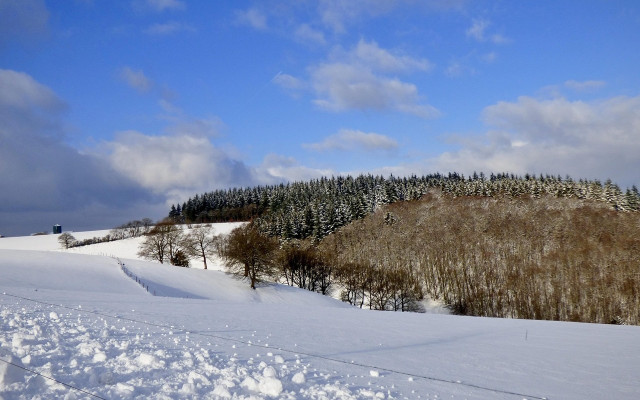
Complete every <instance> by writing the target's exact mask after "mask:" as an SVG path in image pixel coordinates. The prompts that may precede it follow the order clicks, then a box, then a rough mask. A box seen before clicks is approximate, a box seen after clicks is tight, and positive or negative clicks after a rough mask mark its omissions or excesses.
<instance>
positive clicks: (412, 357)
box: [0, 225, 640, 399]
mask: <svg viewBox="0 0 640 400" xmlns="http://www.w3.org/2000/svg"><path fill="white" fill-rule="evenodd" d="M228 228H229V226H228V225H225V226H218V225H216V229H220V231H224V230H225V229H227V231H228ZM103 232H104V233H95V232H87V233H82V232H78V233H73V234H74V236H75V237H76V238H78V239H81V238H84V237H93V236H101V235H104V234H106V233H107V232H108V231H103ZM83 235H86V236H83ZM138 240H139V239H127V240H122V241H117V242H110V243H104V244H99V245H92V246H85V247H81V248H76V249H73V250H69V251H65V250H62V249H60V245H59V244H58V243H57V237H56V235H46V236H34V237H25V238H2V239H0V249H2V250H0V321H1V324H0V398H2V399H31V398H41V399H58V398H61V399H65V398H66V399H80V398H83V399H84V398H105V399H143V398H144V399H147V398H149V399H305V398H306V399H333V398H340V399H444V398H447V399H523V398H528V399H540V398H548V399H585V398H615V399H637V398H640V383H639V382H640V380H639V379H638V372H637V371H638V370H639V369H640V357H638V355H639V354H640V340H638V338H639V337H640V327H636V326H610V325H596V324H577V323H560V322H548V321H525V320H509V319H491V318H471V317H460V316H452V315H442V314H431V313H427V314H410V313H392V312H374V311H368V310H360V309H356V308H352V307H349V306H347V305H345V304H344V303H340V302H337V301H335V300H333V299H331V298H328V297H324V296H321V295H317V294H314V293H310V292H306V291H301V290H298V289H294V288H290V287H287V286H282V285H275V284H270V285H264V286H261V287H259V288H258V289H257V290H255V291H253V290H251V289H250V288H249V287H248V284H247V283H246V282H242V281H239V280H236V279H234V278H232V277H231V276H229V275H227V274H225V273H224V272H222V271H220V270H216V269H220V268H221V265H220V264H219V263H218V264H216V263H213V264H214V265H217V267H216V268H212V269H211V270H207V271H205V270H201V269H192V268H189V269H185V268H178V267H173V266H168V265H160V264H157V263H153V262H148V261H143V260H139V259H137V256H136V255H135V253H136V252H137V247H136V246H137V244H136V243H137V241H138ZM107 245H108V247H107ZM120 263H122V264H124V269H125V270H126V271H128V272H129V274H126V273H125V272H124V270H123V267H122V266H121V264H120ZM154 294H155V296H154ZM23 368H24V369H23ZM51 378H53V379H51ZM72 387H73V388H72ZM75 388H77V389H75Z"/></svg>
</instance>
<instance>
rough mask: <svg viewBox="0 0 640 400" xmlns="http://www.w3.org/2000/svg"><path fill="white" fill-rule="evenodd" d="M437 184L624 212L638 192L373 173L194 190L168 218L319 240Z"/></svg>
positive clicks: (462, 191) (565, 183) (584, 183)
mask: <svg viewBox="0 0 640 400" xmlns="http://www.w3.org/2000/svg"><path fill="white" fill-rule="evenodd" d="M432 189H440V190H441V191H442V192H443V193H446V194H450V195H452V196H453V197H464V196H480V197H492V196H508V197H514V198H517V197H522V196H530V197H532V198H540V197H541V196H545V195H551V196H553V197H558V198H575V199H580V200H594V201H597V202H602V203H605V204H607V205H608V206H609V207H610V208H612V209H614V210H619V211H639V210H640V193H639V192H638V189H637V187H635V186H633V187H632V188H630V189H627V190H626V191H624V192H623V191H622V190H621V189H620V187H619V186H618V185H616V184H615V183H613V182H611V181H610V180H607V181H606V182H605V183H604V184H603V183H601V182H600V181H597V180H594V181H589V180H583V179H580V180H578V181H574V180H572V179H571V178H568V177H567V178H564V179H563V178H561V177H559V176H558V177H554V176H542V175H540V176H533V175H525V176H523V177H518V176H515V175H513V174H498V175H494V174H491V175H490V176H485V175H484V174H473V175H472V176H470V177H468V178H465V177H464V176H463V175H460V174H457V173H450V174H448V175H441V174H433V175H426V176H422V177H417V176H411V177H406V178H398V177H393V176H391V177H388V178H384V177H382V176H373V175H360V176H358V177H355V178H354V177H351V176H338V177H332V178H320V179H316V180H311V181H308V182H294V183H288V184H280V185H272V186H257V187H248V188H233V189H227V190H216V191H212V192H208V193H203V194H196V195H195V196H194V197H192V198H189V199H188V200H187V201H185V202H184V203H182V205H180V204H178V205H172V206H171V210H170V212H169V215H168V216H169V218H171V219H172V220H174V221H176V222H179V223H206V222H233V221H249V220H256V223H257V224H258V225H260V226H261V228H262V229H263V230H264V231H265V232H267V233H268V234H269V235H271V236H277V237H279V238H281V239H283V240H288V239H306V238H312V239H313V240H315V241H319V240H321V239H322V238H324V237H325V236H327V235H328V234H330V233H332V232H334V231H335V230H337V229H338V228H340V227H342V226H345V225H348V224H349V223H351V222H352V221H354V220H359V219H362V218H364V217H365V216H367V215H369V214H371V213H373V212H374V211H375V210H377V209H379V208H380V207H381V206H384V205H386V204H392V203H395V202H398V201H410V200H417V199H419V198H421V197H422V196H423V195H425V194H426V193H427V192H429V191H430V190H432Z"/></svg>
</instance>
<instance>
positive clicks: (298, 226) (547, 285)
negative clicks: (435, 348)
mask: <svg viewBox="0 0 640 400" xmlns="http://www.w3.org/2000/svg"><path fill="white" fill-rule="evenodd" d="M638 211H640V194H639V193H638V189H637V188H636V187H635V186H634V187H632V188H630V189H627V190H626V191H624V192H623V191H622V190H621V189H620V188H619V187H618V186H617V185H616V184H614V183H612V182H611V181H606V182H605V183H604V184H603V183H601V182H599V181H587V180H578V181H574V180H572V179H571V178H564V179H563V178H561V177H553V176H537V177H536V176H531V175H525V176H524V177H517V176H514V175H508V174H501V175H491V176H488V177H487V176H484V175H482V174H479V175H478V174H474V175H473V176H471V177H468V178H465V177H463V176H462V175H459V174H449V175H447V176H444V175H429V176H424V177H415V176H414V177H409V178H396V177H389V178H383V177H379V176H371V175H362V176H358V177H356V178H353V177H334V178H322V179H318V180H313V181H309V182H297V183H290V184H286V185H285V184H282V185H274V186H265V187H255V188H246V189H230V190H218V191H214V192H210V193H205V194H202V195H196V196H195V197H193V198H191V199H189V200H188V201H186V202H185V203H183V204H182V205H178V206H172V208H171V212H170V214H169V217H170V219H171V220H173V221H175V222H186V223H192V222H223V221H237V220H252V221H253V223H252V224H251V226H252V227H254V228H255V229H257V230H259V231H260V232H262V233H263V234H264V235H265V237H276V238H278V239H279V242H280V252H279V253H278V254H280V255H279V256H276V257H275V259H278V260H277V262H276V263H279V265H280V267H279V268H280V269H277V270H276V272H275V274H276V275H275V276H274V279H284V281H286V282H287V283H289V284H294V285H297V286H299V287H304V288H307V289H309V290H314V291H318V292H321V293H327V292H328V290H327V289H328V288H329V287H334V288H335V287H337V288H339V290H340V293H339V295H340V297H341V298H342V300H344V301H347V302H349V303H351V304H353V305H356V306H359V307H363V308H364V307H366V308H371V309H377V310H397V311H420V310H421V306H420V301H421V300H422V299H424V298H425V297H429V298H432V299H439V300H442V301H443V302H444V303H445V304H447V305H448V306H449V307H450V308H451V309H452V310H453V311H454V312H456V313H459V314H464V315H475V316H489V317H510V318H527V319H546V320H564V321H581V322H598V323H619V324H640V257H638V254H639V251H640V212H638ZM252 229H253V228H252ZM276 253H277V252H276ZM296 274H297V275H296ZM303 278H304V279H307V278H309V279H310V280H306V281H305V280H304V279H303ZM309 282H311V283H312V284H310V283H309ZM316 282H321V283H318V284H316ZM332 284H333V286H331V285H332Z"/></svg>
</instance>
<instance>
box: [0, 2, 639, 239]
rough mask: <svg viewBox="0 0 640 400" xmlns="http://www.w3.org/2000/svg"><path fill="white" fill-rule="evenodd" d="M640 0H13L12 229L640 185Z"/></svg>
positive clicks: (0, 62)
mask: <svg viewBox="0 0 640 400" xmlns="http://www.w3.org/2000/svg"><path fill="white" fill-rule="evenodd" d="M638 43H640V3H638V2H637V1H634V0H629V1H622V0H609V1H605V0H601V1H599V0H586V1H585V0H581V1H577V0H576V1H568V0H565V1H562V0H560V1H533V0H532V1H528V0H523V1H506V0H505V1H500V0H496V1H481V0H478V1H470V0H469V1H465V0H452V1H435V0H423V1H417V0H416V1H411V0H405V1H402V0H386V1H381V0H350V1H337V0H319V1H293V0H292V1H195V0H191V1H190V0H122V1H106V0H66V1H42V0H0V178H1V179H2V190H0V204H2V206H0V234H4V235H15V234H28V233H31V232H34V231H39V230H49V227H50V225H52V224H54V223H60V224H63V226H64V227H65V228H68V229H76V230H80V229H91V228H110V227H112V226H114V225H117V224H119V223H122V222H126V221H128V220H130V219H137V218H142V217H151V218H154V219H156V218H160V217H163V216H164V215H166V213H167V210H168V205H170V204H171V203H173V202H182V201H184V200H186V199H187V198H188V197H190V196H192V195H194V194H195V193H201V192H204V191H210V190H213V189H218V188H228V187H234V186H248V185H258V184H271V183H279V182H282V181H288V180H307V179H311V178H316V177H319V176H322V175H337V174H347V173H350V174H358V173H363V172H364V173H368V172H370V173H374V174H383V175H385V176H386V175H389V174H391V173H393V174H394V175H400V176H402V175H409V174H418V175H421V174H428V173H433V172H443V173H446V172H450V171H456V172H460V173H464V174H470V173H473V172H474V171H478V172H480V171H483V172H485V173H490V172H513V173H517V174H524V173H527V172H528V173H536V174H539V173H544V174H546V173H549V174H554V175H562V176H565V175H570V176H571V177H573V178H575V179H578V178H588V179H600V180H605V179H607V178H611V179H612V180H614V181H615V182H617V183H618V184H619V185H620V186H621V187H622V188H623V189H624V188H626V187H630V186H631V185H634V184H635V185H640V174H639V173H638V171H640V74H638V71H640V51H638V50H639V48H638Z"/></svg>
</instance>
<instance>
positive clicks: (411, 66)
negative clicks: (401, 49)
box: [350, 39, 432, 72]
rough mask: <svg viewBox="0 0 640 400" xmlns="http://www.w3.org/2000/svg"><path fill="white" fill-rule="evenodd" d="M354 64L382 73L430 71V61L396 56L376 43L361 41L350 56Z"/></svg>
mask: <svg viewBox="0 0 640 400" xmlns="http://www.w3.org/2000/svg"><path fill="white" fill-rule="evenodd" d="M350 56H351V58H352V59H353V60H354V62H357V63H361V64H363V65H367V66H369V67H370V68H371V69H373V70H377V71H381V72H408V71H412V70H420V71H429V70H430V69H431V68H432V65H431V63H430V62H429V60H427V59H425V58H413V57H410V56H407V55H394V54H391V53H390V52H389V51H387V50H385V49H382V48H380V46H378V44H377V43H376V42H367V41H365V40H362V39H361V40H360V41H359V42H358V45H357V46H356V48H355V49H353V51H352V52H351V54H350Z"/></svg>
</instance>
